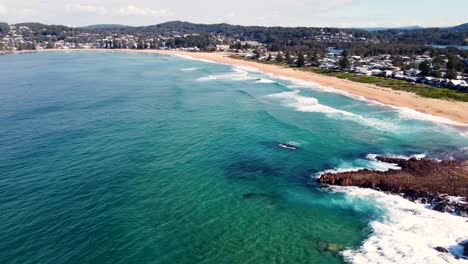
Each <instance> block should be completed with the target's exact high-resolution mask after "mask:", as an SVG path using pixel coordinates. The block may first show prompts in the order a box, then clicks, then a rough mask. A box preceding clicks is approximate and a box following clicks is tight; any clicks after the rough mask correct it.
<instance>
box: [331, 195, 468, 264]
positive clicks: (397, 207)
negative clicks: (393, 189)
mask: <svg viewBox="0 0 468 264" xmlns="http://www.w3.org/2000/svg"><path fill="white" fill-rule="evenodd" d="M332 190H333V191H335V192H345V194H346V199H348V200H349V202H350V203H355V202H356V201H355V200H356V199H363V198H364V199H366V200H368V201H372V203H375V204H376V205H377V206H379V207H381V208H382V209H383V212H384V213H383V215H381V216H380V218H379V219H377V220H374V221H372V222H371V223H370V228H371V229H372V234H371V236H370V237H369V238H368V239H366V240H365V241H364V243H363V245H362V246H361V247H360V248H359V249H356V250H352V249H349V250H346V251H344V252H342V254H343V256H344V258H345V259H346V260H348V261H350V262H352V263H415V264H416V263H461V262H464V261H463V260H462V259H459V260H457V259H456V258H455V257H454V256H458V257H461V256H462V252H463V249H462V247H461V246H460V245H459V243H461V242H463V241H465V240H467V239H468V222H467V221H465V219H464V218H462V217H459V216H454V215H451V214H448V213H440V212H437V211H433V210H430V209H427V208H425V207H424V205H422V204H416V203H413V202H411V201H408V200H406V199H404V198H401V197H399V196H396V195H388V194H385V193H381V192H378V191H375V190H371V189H361V188H357V187H346V188H338V187H333V188H332ZM439 246H440V247H444V248H447V249H448V250H449V251H450V253H451V254H446V253H441V252H438V251H436V250H435V249H434V248H435V247H439Z"/></svg>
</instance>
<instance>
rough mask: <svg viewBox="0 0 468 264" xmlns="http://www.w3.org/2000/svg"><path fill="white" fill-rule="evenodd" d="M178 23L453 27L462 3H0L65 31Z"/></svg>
mask: <svg viewBox="0 0 468 264" xmlns="http://www.w3.org/2000/svg"><path fill="white" fill-rule="evenodd" d="M173 20H181V21H189V22H194V23H208V24H211V23H230V24H238V25H262V26H311V27H400V26H413V25H419V26H425V27H432V26H454V25H459V24H463V23H467V22H468V0H445V1H441V0H288V1H285V0H234V1H233V0H231V1H220V0H196V1H195V0H133V1H129V0H0V21H4V22H8V23H19V22H41V23H45V24H61V25H68V26H86V25H93V24H124V25H132V26H142V25H154V24H158V23H162V22H166V21H173Z"/></svg>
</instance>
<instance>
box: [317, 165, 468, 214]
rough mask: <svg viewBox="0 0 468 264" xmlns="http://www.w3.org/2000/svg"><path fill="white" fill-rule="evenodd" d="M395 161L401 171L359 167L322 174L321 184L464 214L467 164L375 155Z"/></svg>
mask: <svg viewBox="0 0 468 264" xmlns="http://www.w3.org/2000/svg"><path fill="white" fill-rule="evenodd" d="M376 159H377V160H379V161H381V162H385V163H393V164H397V165H398V166H399V167H401V170H388V171H385V172H381V171H372V170H368V169H363V170H359V171H353V172H342V173H325V174H323V175H322V176H321V177H320V179H319V180H318V181H319V182H320V183H322V184H330V185H338V186H357V187H363V188H372V189H376V190H379V191H385V192H390V193H394V194H400V195H402V196H403V197H404V198H406V199H408V200H411V201H414V202H420V203H424V204H430V205H431V208H432V209H434V210H437V211H440V212H448V213H454V214H458V215H460V216H465V217H466V216H468V166H467V164H466V162H465V163H463V162H458V161H440V162H439V161H436V160H431V159H416V158H412V159H409V160H406V159H398V158H388V157H376Z"/></svg>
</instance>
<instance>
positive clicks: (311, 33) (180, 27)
mask: <svg viewBox="0 0 468 264" xmlns="http://www.w3.org/2000/svg"><path fill="white" fill-rule="evenodd" d="M17 25H24V26H28V27H29V28H31V29H32V30H33V31H34V32H36V33H39V34H48V33H53V35H55V34H54V33H58V32H62V33H63V32H80V31H81V32H82V31H87V32H100V33H127V34H139V33H147V34H159V35H164V34H174V33H179V34H194V33H200V34H203V33H206V34H220V35H223V36H226V37H232V38H236V39H240V40H253V41H259V42H263V43H267V44H269V43H270V44H271V43H285V42H299V43H304V42H305V41H306V42H307V41H312V40H317V38H318V36H320V35H322V36H323V35H324V33H325V34H328V35H333V36H335V35H338V34H341V35H342V36H345V35H352V36H353V38H352V39H351V40H350V41H349V42H359V41H360V40H363V39H365V40H366V41H367V42H369V41H370V42H373V43H398V44H420V45H421V44H422V45H468V23H466V24H463V25H459V26H455V27H449V28H422V29H419V28H417V29H407V28H400V29H386V30H379V31H372V32H369V31H367V30H364V29H342V28H318V27H262V26H239V25H230V24H195V23H189V22H181V21H171V22H166V23H161V24H157V25H150V26H141V27H132V26H125V25H114V24H110V25H94V26H88V27H81V28H71V27H66V26H59V25H44V24H39V23H22V24H17ZM0 33H1V32H0ZM57 35H58V34H57ZM342 39H346V37H344V38H343V37H342Z"/></svg>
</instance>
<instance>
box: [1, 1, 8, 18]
mask: <svg viewBox="0 0 468 264" xmlns="http://www.w3.org/2000/svg"><path fill="white" fill-rule="evenodd" d="M6 14H8V8H7V7H6V5H5V4H3V3H2V2H1V1H0V16H5V15H6Z"/></svg>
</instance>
